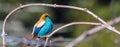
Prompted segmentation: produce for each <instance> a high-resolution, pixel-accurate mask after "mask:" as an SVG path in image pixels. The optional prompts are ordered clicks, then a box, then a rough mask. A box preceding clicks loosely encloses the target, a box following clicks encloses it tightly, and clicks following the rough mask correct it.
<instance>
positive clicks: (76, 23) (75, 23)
mask: <svg viewBox="0 0 120 47" xmlns="http://www.w3.org/2000/svg"><path fill="white" fill-rule="evenodd" d="M78 24H90V25H102V24H101V23H92V22H72V23H69V24H66V25H63V26H61V27H59V28H57V29H56V30H54V31H53V32H52V33H50V34H49V35H48V36H47V37H51V36H52V35H53V34H55V33H56V32H57V31H59V30H61V29H63V28H65V27H68V26H71V25H78Z"/></svg>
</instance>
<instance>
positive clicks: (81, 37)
mask: <svg viewBox="0 0 120 47" xmlns="http://www.w3.org/2000/svg"><path fill="white" fill-rule="evenodd" d="M119 22H120V16H119V17H117V18H115V19H113V20H110V21H108V22H107V23H108V24H109V25H114V24H117V23H119ZM103 29H105V27H102V26H96V27H94V28H92V29H90V30H87V31H84V32H83V33H82V34H81V35H80V36H79V37H77V38H76V39H74V40H73V41H72V42H70V43H69V44H67V45H66V47H74V46H75V45H77V44H78V43H81V42H82V40H84V39H85V38H86V37H88V35H89V36H91V35H93V34H95V33H96V32H99V31H100V30H103Z"/></svg>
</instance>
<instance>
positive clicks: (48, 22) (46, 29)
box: [38, 17, 53, 37]
mask: <svg viewBox="0 0 120 47" xmlns="http://www.w3.org/2000/svg"><path fill="white" fill-rule="evenodd" d="M52 28H53V23H52V21H51V20H50V18H49V17H47V18H46V19H45V23H44V25H43V26H42V28H41V29H40V31H39V32H38V36H39V37H42V36H44V35H46V34H48V33H50V31H51V30H52Z"/></svg>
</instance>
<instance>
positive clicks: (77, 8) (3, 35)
mask: <svg viewBox="0 0 120 47" xmlns="http://www.w3.org/2000/svg"><path fill="white" fill-rule="evenodd" d="M30 6H49V7H54V8H70V9H76V10H81V11H84V12H86V13H88V14H90V15H91V16H93V17H94V18H96V19H98V20H99V21H100V22H101V23H103V24H104V25H105V26H106V28H108V29H109V30H112V31H114V32H116V33H118V34H120V32H119V31H118V30H116V29H115V28H113V27H112V26H110V25H108V24H107V23H106V22H105V21H104V20H102V19H101V18H99V17H98V16H97V15H95V14H94V13H92V12H91V11H89V10H88V9H86V8H80V7H75V6H66V5H56V4H26V5H21V6H19V7H17V8H15V9H14V10H12V11H11V12H10V13H9V14H8V15H7V16H6V18H5V19H4V21H3V26H2V39H3V47H5V34H6V33H5V27H6V21H7V20H8V18H9V17H10V16H11V15H12V14H13V13H15V12H16V11H18V10H20V9H22V8H26V7H30Z"/></svg>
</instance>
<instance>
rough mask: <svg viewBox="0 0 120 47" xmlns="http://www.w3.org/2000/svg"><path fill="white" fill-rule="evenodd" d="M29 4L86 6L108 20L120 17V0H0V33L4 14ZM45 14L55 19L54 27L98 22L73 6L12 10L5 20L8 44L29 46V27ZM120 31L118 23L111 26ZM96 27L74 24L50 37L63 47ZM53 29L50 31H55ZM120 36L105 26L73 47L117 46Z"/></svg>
mask: <svg viewBox="0 0 120 47" xmlns="http://www.w3.org/2000/svg"><path fill="white" fill-rule="evenodd" d="M31 3H49V4H60V5H70V6H77V7H83V8H88V9H89V10H90V11H92V12H93V13H95V14H96V15H98V16H99V17H100V18H102V19H103V20H105V21H109V20H111V19H114V18H116V17H118V16H120V0H0V34H1V33H2V32H1V31H2V22H3V20H4V18H5V17H6V15H7V14H8V13H9V12H10V11H12V10H13V9H15V8H16V7H18V6H20V4H22V5H24V4H31ZM43 13H48V14H49V15H50V17H51V19H52V20H53V22H54V29H56V28H58V27H60V26H62V25H64V24H67V23H70V22H77V21H86V22H88V21H89V22H99V21H98V20H95V18H93V17H91V15H89V14H87V13H85V12H82V11H78V10H73V9H65V8H52V7H44V6H32V7H27V8H24V9H21V10H19V11H17V12H16V13H14V14H13V15H12V16H11V17H10V18H9V20H8V21H7V26H6V33H7V37H6V38H7V47H31V46H27V44H26V43H27V42H26V41H24V43H23V42H22V41H23V40H30V38H31V32H32V28H33V26H34V24H35V22H36V21H37V20H38V19H39V17H40V15H41V14H43ZM113 26H115V27H116V28H117V29H118V30H119V31H120V29H119V28H120V24H119V23H118V24H116V25H113ZM93 27H95V26H92V25H74V26H70V27H67V28H64V29H62V30H60V31H59V32H58V33H56V34H54V35H53V36H52V38H51V39H52V40H56V39H57V38H60V39H61V38H62V39H61V40H62V42H59V43H58V44H56V45H54V47H63V46H65V45H66V44H68V43H69V42H71V41H72V40H74V39H75V38H76V37H78V36H79V35H80V34H81V33H83V32H84V31H87V30H89V29H91V28H93ZM54 29H53V30H54ZM119 44H120V35H118V34H116V33H113V32H111V31H110V30H108V29H104V30H101V32H97V33H96V34H94V35H91V36H90V37H87V38H86V39H84V40H83V41H82V42H81V43H79V44H77V45H76V46H75V47H120V45H119ZM0 47H2V38H1V37H0Z"/></svg>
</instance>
